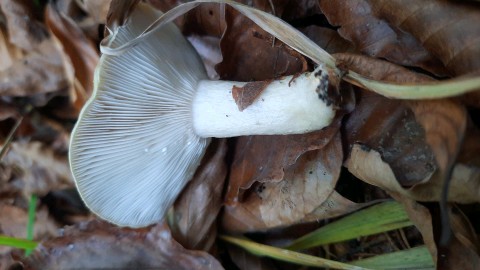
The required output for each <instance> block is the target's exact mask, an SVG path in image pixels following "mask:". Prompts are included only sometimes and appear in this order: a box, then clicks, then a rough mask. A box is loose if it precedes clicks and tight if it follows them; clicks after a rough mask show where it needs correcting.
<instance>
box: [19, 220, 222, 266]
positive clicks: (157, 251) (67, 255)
mask: <svg viewBox="0 0 480 270" xmlns="http://www.w3.org/2000/svg"><path fill="white" fill-rule="evenodd" d="M22 261H23V263H24V264H25V269H52V270H53V269H67V268H71V267H72V265H74V266H75V267H76V268H80V269H91V268H120V269H125V268H134V269H146V268H156V269H223V268H222V266H221V265H220V263H219V262H218V261H217V260H216V259H215V258H213V257H212V256H211V255H209V254H208V253H206V252H203V251H191V250H187V249H185V248H183V247H182V246H181V245H180V244H178V243H177V242H176V241H175V240H174V239H173V238H172V236H171V235H170V231H169V230H168V227H167V226H165V225H161V224H160V225H156V226H153V227H149V228H145V229H127V228H119V227H116V226H112V225H109V224H107V223H105V222H99V221H91V222H85V223H80V224H77V225H76V226H73V227H69V228H66V229H65V230H64V231H63V234H62V235H61V236H59V237H57V238H54V239H51V240H47V241H43V242H41V243H40V244H39V246H38V247H37V248H36V249H35V251H34V252H33V254H32V255H31V256H29V257H27V258H24V259H22Z"/></svg>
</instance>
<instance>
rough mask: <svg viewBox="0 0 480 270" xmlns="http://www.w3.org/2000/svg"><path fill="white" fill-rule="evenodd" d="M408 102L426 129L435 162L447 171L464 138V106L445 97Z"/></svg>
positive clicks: (465, 120)
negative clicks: (442, 98)
mask: <svg viewBox="0 0 480 270" xmlns="http://www.w3.org/2000/svg"><path fill="white" fill-rule="evenodd" d="M408 106H409V107H410V108H411V109H412V111H413V113H414V114H415V119H416V121H417V122H418V123H420V124H421V125H422V126H423V129H424V130H425V136H426V140H427V142H428V144H429V145H430V146H431V148H432V151H433V152H434V153H435V159H436V161H437V165H438V166H439V168H440V169H441V170H442V172H443V173H446V172H447V171H448V170H450V168H451V166H453V163H454V162H455V160H456V158H457V155H458V152H459V151H460V148H461V144H462V142H463V137H464V133H465V129H466V126H467V112H466V110H465V108H464V107H463V106H462V105H460V104H458V103H456V102H453V101H451V100H447V99H444V100H424V101H411V102H408Z"/></svg>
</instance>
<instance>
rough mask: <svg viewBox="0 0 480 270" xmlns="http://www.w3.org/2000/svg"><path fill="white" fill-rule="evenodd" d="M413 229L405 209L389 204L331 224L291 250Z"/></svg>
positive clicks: (313, 233)
mask: <svg viewBox="0 0 480 270" xmlns="http://www.w3.org/2000/svg"><path fill="white" fill-rule="evenodd" d="M411 225H413V223H412V222H411V221H410V219H409V218H408V216H407V213H406V212H405V210H404V208H403V206H402V205H401V204H399V203H397V202H395V201H388V202H384V203H380V204H376V205H374V206H371V207H369V208H366V209H363V210H360V211H358V212H356V213H353V214H351V215H348V216H346V217H344V218H342V219H339V220H337V221H335V222H332V223H330V224H327V225H325V226H323V227H321V228H319V229H318V230H316V231H314V232H311V233H309V234H307V235H304V236H302V237H300V238H298V239H296V240H295V241H293V243H292V244H291V245H290V246H288V247H287V248H288V249H291V250H301V249H307V248H311V247H316V246H321V245H326V244H331V243H337V242H341V241H346V240H350V239H355V238H358V237H361V236H367V235H372V234H377V233H382V232H386V231H390V230H395V229H399V228H403V227H407V226H411Z"/></svg>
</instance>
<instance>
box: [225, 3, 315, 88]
mask: <svg viewBox="0 0 480 270" xmlns="http://www.w3.org/2000/svg"><path fill="white" fill-rule="evenodd" d="M225 18H226V22H227V29H226V30H225V33H224V34H223V36H222V40H221V42H220V47H221V49H222V55H223V61H222V62H221V63H220V64H218V65H217V67H216V70H217V72H218V74H219V75H220V77H221V78H222V79H228V80H236V81H246V82H248V81H262V80H270V79H275V78H278V77H280V76H285V75H292V74H295V73H299V72H303V71H306V70H307V63H306V60H305V58H304V57H303V56H302V55H300V54H299V53H298V52H296V51H294V50H293V49H291V48H289V47H288V46H286V45H284V44H283V43H282V42H280V41H279V40H276V39H274V38H272V36H271V35H270V34H268V33H267V32H265V31H264V30H263V29H261V28H260V27H259V26H258V25H256V24H255V23H254V22H252V21H251V20H250V19H248V18H246V17H245V16H243V15H241V14H240V13H238V12H237V11H235V10H233V9H232V8H230V7H227V8H226V14H225Z"/></svg>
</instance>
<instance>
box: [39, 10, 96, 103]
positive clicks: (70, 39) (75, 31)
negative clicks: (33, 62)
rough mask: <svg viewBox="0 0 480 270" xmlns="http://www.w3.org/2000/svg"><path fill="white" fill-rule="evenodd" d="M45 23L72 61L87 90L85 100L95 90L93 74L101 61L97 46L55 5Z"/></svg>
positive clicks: (47, 13) (48, 13) (79, 78)
mask: <svg viewBox="0 0 480 270" xmlns="http://www.w3.org/2000/svg"><path fill="white" fill-rule="evenodd" d="M87 2H92V1H87ZM100 2H101V1H100ZM45 21H46V24H47V26H48V27H49V29H50V30H51V31H52V32H53V34H54V35H55V36H56V37H57V38H58V39H59V40H60V42H61V43H62V45H63V48H64V50H65V52H66V54H67V55H68V56H69V57H70V60H71V61H72V64H73V67H74V70H75V77H76V78H77V79H78V80H79V82H80V83H81V85H82V86H83V88H84V89H85V93H84V95H86V96H83V98H85V97H87V96H89V95H90V94H91V92H92V89H93V83H92V82H93V73H94V71H95V67H96V66H97V63H98V60H99V54H98V50H97V49H96V46H95V45H94V44H93V43H92V42H91V41H90V40H89V39H88V38H87V37H86V36H85V34H84V33H83V32H82V30H81V29H80V28H79V26H78V25H77V24H76V23H75V22H74V21H73V20H72V19H71V18H69V17H68V16H66V15H65V14H62V13H60V11H59V10H58V8H57V7H56V6H55V5H54V4H48V5H47V7H46V12H45ZM80 98H81V97H80Z"/></svg>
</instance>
